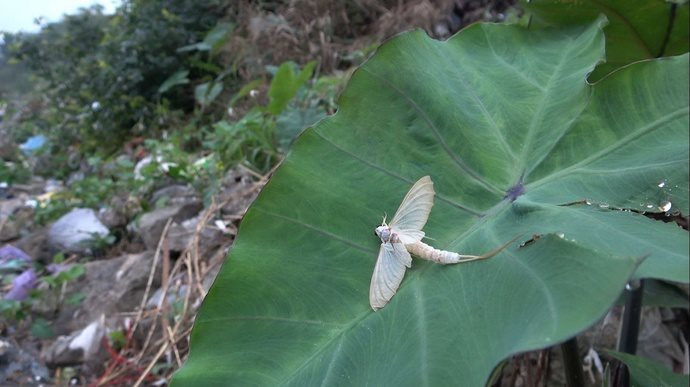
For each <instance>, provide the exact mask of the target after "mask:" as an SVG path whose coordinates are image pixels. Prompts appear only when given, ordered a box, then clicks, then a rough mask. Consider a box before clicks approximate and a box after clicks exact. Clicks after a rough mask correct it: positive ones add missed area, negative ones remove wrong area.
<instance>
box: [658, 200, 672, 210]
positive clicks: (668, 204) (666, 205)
mask: <svg viewBox="0 0 690 387" xmlns="http://www.w3.org/2000/svg"><path fill="white" fill-rule="evenodd" d="M670 209H671V202H665V203H661V205H660V206H659V211H663V212H668V211H669V210H670Z"/></svg>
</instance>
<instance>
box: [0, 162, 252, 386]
mask: <svg viewBox="0 0 690 387" xmlns="http://www.w3.org/2000/svg"><path fill="white" fill-rule="evenodd" d="M264 183H265V179H264V178H263V177H261V176H255V175H253V174H251V173H249V172H248V171H247V170H244V169H242V168H237V169H234V170H232V171H230V172H229V173H228V174H227V175H226V178H225V179H224V181H223V185H222V190H221V192H220V193H219V194H218V195H217V196H216V198H215V199H214V201H213V203H211V204H210V205H208V206H204V205H203V204H202V201H201V198H200V197H199V196H198V194H197V193H196V192H195V191H194V190H193V189H192V188H191V187H189V186H185V185H177V184H173V185H169V186H165V187H162V188H160V189H158V190H156V191H155V192H154V193H153V194H152V197H151V198H150V200H151V202H155V203H164V204H163V205H160V206H159V207H156V208H154V209H152V210H151V211H149V212H146V213H145V214H143V215H141V216H140V217H138V218H137V219H136V221H131V219H129V218H128V216H127V214H126V213H127V211H128V210H127V200H122V201H119V204H121V205H120V206H118V205H113V206H108V207H104V208H102V209H101V210H100V211H98V212H96V211H94V210H91V209H79V208H77V209H73V210H72V211H70V212H69V213H67V214H65V215H64V216H62V217H61V218H59V219H58V220H57V221H55V222H53V223H51V224H49V225H47V226H44V227H36V226H34V224H33V222H32V214H33V212H34V211H35V207H36V206H38V205H41V200H42V198H44V197H45V196H46V195H50V194H56V193H57V192H59V189H60V188H59V186H55V185H54V184H52V183H51V182H49V181H45V180H42V179H35V180H34V181H33V182H32V183H31V184H28V185H17V186H7V187H4V188H2V193H1V194H2V196H1V197H2V199H0V214H1V215H2V217H0V219H2V223H1V224H0V267H2V270H3V273H5V274H12V273H15V274H19V275H18V276H17V277H16V278H15V280H14V281H13V282H12V283H9V284H5V285H4V286H3V289H2V292H3V293H4V294H5V298H8V297H9V298H13V299H16V300H19V301H22V302H24V303H25V304H26V305H27V308H28V310H27V311H26V315H27V317H26V318H25V319H23V320H21V321H8V320H3V319H0V380H2V381H4V383H11V384H15V383H16V384H29V385H30V384H37V383H41V382H45V381H49V380H50V381H69V380H73V382H79V383H81V382H86V381H87V380H88V381H90V382H96V383H97V384H98V383H100V384H111V385H112V384H114V385H118V384H130V383H134V382H135V381H136V380H137V378H139V377H140V376H141V375H142V374H144V375H147V376H146V381H147V382H151V383H155V381H156V380H157V378H160V380H161V381H162V382H164V381H165V380H166V375H169V373H170V371H171V370H172V369H175V368H176V367H178V366H179V365H180V364H181V362H182V355H180V353H182V354H184V353H186V348H187V340H188V333H189V329H190V327H191V324H192V320H193V313H194V311H196V309H197V308H198V306H199V304H200V302H201V300H202V299H203V296H204V295H205V294H206V292H207V291H208V289H209V287H210V286H211V284H212V282H213V279H214V278H215V275H216V274H217V272H218V270H219V269H220V266H221V264H222V262H223V260H224V258H225V256H226V255H227V252H228V250H229V249H230V247H231V245H232V241H233V238H234V236H235V234H236V232H237V225H238V222H239V220H240V219H241V218H242V215H243V213H244V212H245V211H246V209H247V207H248V205H249V204H250V203H251V202H252V201H253V199H254V197H255V196H256V195H257V194H258V192H259V190H260V189H261V187H262V186H263V184H264ZM116 202H117V201H116ZM118 229H126V230H127V234H128V236H127V238H126V240H124V239H123V240H121V241H120V242H118V243H116V244H114V245H107V246H98V244H94V239H96V240H97V239H98V238H106V237H108V236H109V235H112V231H113V230H118ZM98 250H100V251H98ZM58 252H63V253H64V259H63V260H62V262H61V263H59V264H55V263H54V260H55V254H57V253H58ZM10 263H11V264H12V265H10ZM35 267H43V268H44V269H43V271H37V269H35ZM75 267H80V268H83V269H81V275H77V276H76V278H74V279H72V280H69V281H66V282H64V283H61V284H59V285H58V286H57V288H54V287H51V286H50V284H49V283H47V282H45V281H43V280H39V278H44V277H50V278H54V277H55V275H54V273H60V272H63V273H66V272H69V271H70V268H75ZM21 278H28V279H27V280H22V279H21ZM32 291H33V292H34V293H36V291H39V292H40V296H33V298H32V296H31V295H30V293H31V292H32ZM18 293H21V294H18ZM37 324H38V327H37ZM41 326H44V327H45V330H47V331H49V333H44V334H41V333H40V332H39V333H37V331H36V330H37V329H38V330H40V327H41ZM37 336H38V337H37ZM147 368H149V372H146V373H144V372H143V371H145V370H146V369H147ZM153 368H156V369H153ZM166 368H167V369H166Z"/></svg>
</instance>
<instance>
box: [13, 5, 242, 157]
mask: <svg viewBox="0 0 690 387" xmlns="http://www.w3.org/2000/svg"><path fill="white" fill-rule="evenodd" d="M226 8H227V5H226V3H225V2H223V1H220V0H212V1H205V2H197V1H192V0H174V1H167V0H166V1H162V0H155V1H135V0H129V1H125V2H124V3H123V5H122V6H121V7H120V8H119V9H118V10H117V12H116V14H115V15H114V16H109V15H104V14H103V13H102V10H101V8H99V7H97V6H94V7H92V8H87V9H82V10H81V12H80V13H78V14H76V15H68V16H66V18H65V19H64V21H62V22H60V23H53V24H49V25H47V26H46V27H44V28H43V29H42V30H41V32H40V33H38V34H35V35H33V34H20V35H16V36H11V39H10V40H11V42H12V46H13V48H14V52H15V56H16V57H17V58H18V59H20V60H22V61H23V62H24V63H25V64H26V65H28V66H29V67H30V68H31V70H32V71H33V72H34V73H35V74H36V75H38V76H39V78H40V79H41V80H42V81H43V82H44V85H43V87H42V93H43V97H44V102H45V104H46V105H47V106H46V109H45V112H44V113H43V114H42V119H43V123H42V129H43V130H44V131H45V132H47V133H48V134H52V137H53V140H54V141H55V142H56V143H57V144H61V145H63V146H64V145H66V144H72V143H81V144H82V151H86V150H89V149H98V150H100V151H104V150H105V151H106V152H107V150H108V149H107V148H108V147H115V146H117V145H119V144H120V143H121V142H122V141H124V140H126V139H127V137H128V136H130V135H132V134H134V133H139V132H143V131H146V132H147V133H151V134H155V133H156V131H157V130H158V129H159V128H166V127H167V125H168V124H169V122H167V121H166V120H165V117H164V116H160V115H158V114H156V112H157V105H158V103H159V98H160V94H161V93H163V92H166V93H165V96H164V98H165V102H164V103H166V104H167V105H168V106H170V108H171V109H187V110H190V109H191V108H192V107H193V106H192V104H191V102H192V100H190V98H189V93H188V90H181V89H179V88H176V89H173V90H170V88H172V86H174V85H175V84H177V85H179V84H184V83H186V82H183V81H182V79H185V78H187V76H188V79H191V80H195V79H204V78H205V77H208V76H211V77H215V76H216V75H217V74H216V73H215V72H214V71H211V70H209V66H205V67H204V66H199V65H195V64H198V63H204V60H206V59H208V58H206V57H205V56H208V55H207V53H204V52H199V51H192V52H185V53H180V52H178V49H179V48H180V47H183V46H186V45H189V44H190V43H193V42H196V41H199V40H200V39H202V38H203V37H204V36H205V35H206V34H207V32H208V31H209V30H212V29H213V28H214V27H215V26H217V25H218V26H226V25H225V24H218V23H219V21H220V20H221V18H222V17H223V16H224V15H225V9H226ZM223 28H225V27H223ZM225 32H226V33H227V32H229V31H227V29H225ZM207 39H208V38H207ZM213 39H216V40H215V41H216V43H218V42H220V40H218V37H217V36H215V35H214V37H213ZM202 56H203V57H202ZM209 65H212V66H210V67H214V66H213V65H214V64H213V63H212V62H210V63H209ZM215 67H217V66H215ZM184 71H187V73H186V74H185V75H186V77H182V78H177V79H174V81H173V84H170V83H168V84H167V85H165V81H166V80H168V79H170V77H171V76H173V75H174V74H182V73H181V72H184ZM163 86H166V87H163ZM111 149H112V148H111Z"/></svg>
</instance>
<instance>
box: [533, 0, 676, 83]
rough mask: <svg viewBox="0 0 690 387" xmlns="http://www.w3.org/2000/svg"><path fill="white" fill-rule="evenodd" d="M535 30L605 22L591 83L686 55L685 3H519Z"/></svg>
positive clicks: (619, 0)
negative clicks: (602, 52) (601, 56)
mask: <svg viewBox="0 0 690 387" xmlns="http://www.w3.org/2000/svg"><path fill="white" fill-rule="evenodd" d="M522 5H523V7H525V8H526V9H527V10H528V11H529V12H530V14H531V21H530V22H531V25H532V26H535V27H539V26H543V25H548V26H571V25H578V24H583V23H586V22H590V21H593V20H595V19H596V18H597V17H598V16H599V14H605V15H606V16H607V17H608V19H609V25H608V26H607V27H606V29H605V31H606V63H604V64H601V65H600V66H598V67H597V69H596V71H595V72H594V74H592V76H591V78H590V79H592V80H598V79H600V78H601V77H602V76H604V75H606V74H608V73H610V72H611V71H613V70H615V69H617V68H620V67H622V66H625V65H627V64H629V63H632V62H635V61H639V60H643V59H651V58H656V57H661V56H670V55H680V54H683V53H686V52H688V44H690V40H689V39H688V38H689V37H688V25H689V24H690V19H689V17H688V2H687V1H668V0H638V1H635V2H634V3H631V2H630V1H629V0H578V1H563V0H527V1H524V0H523V4H522Z"/></svg>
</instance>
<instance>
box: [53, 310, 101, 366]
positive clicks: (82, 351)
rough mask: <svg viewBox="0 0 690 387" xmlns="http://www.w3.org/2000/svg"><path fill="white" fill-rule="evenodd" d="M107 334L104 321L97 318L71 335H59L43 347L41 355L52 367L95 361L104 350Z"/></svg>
mask: <svg viewBox="0 0 690 387" xmlns="http://www.w3.org/2000/svg"><path fill="white" fill-rule="evenodd" d="M105 334H106V329H105V326H104V325H103V323H102V321H100V319H99V320H96V321H93V322H92V323H90V324H89V325H87V326H86V327H85V328H83V329H81V330H78V331H75V332H73V333H71V334H70V335H66V336H60V337H58V338H57V339H56V340H55V341H54V342H53V343H52V344H50V345H49V346H47V347H46V348H44V349H43V352H42V354H41V357H42V358H43V360H44V361H45V363H46V365H47V366H48V367H50V368H56V367H65V366H73V365H79V364H82V363H84V362H85V361H87V360H90V361H93V360H94V359H95V358H96V357H99V356H98V355H99V352H104V350H103V348H102V345H101V344H102V340H103V337H104V336H105Z"/></svg>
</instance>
